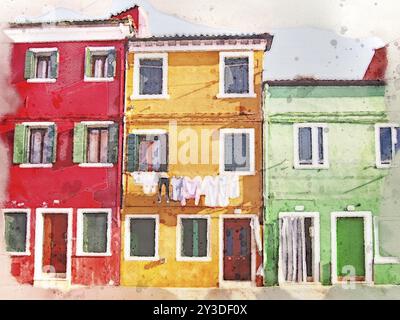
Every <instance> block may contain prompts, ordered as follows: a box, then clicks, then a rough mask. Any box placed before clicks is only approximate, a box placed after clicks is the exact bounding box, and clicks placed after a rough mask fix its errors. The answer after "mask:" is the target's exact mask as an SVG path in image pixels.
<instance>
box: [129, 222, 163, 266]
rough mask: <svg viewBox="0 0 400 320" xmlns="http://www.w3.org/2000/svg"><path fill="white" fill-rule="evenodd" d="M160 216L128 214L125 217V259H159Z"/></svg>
mask: <svg viewBox="0 0 400 320" xmlns="http://www.w3.org/2000/svg"><path fill="white" fill-rule="evenodd" d="M158 219H159V218H158V216H153V215H142V216H134V215H128V216H127V217H126V219H125V259H126V260H158V259H159V258H158V224H159V220H158Z"/></svg>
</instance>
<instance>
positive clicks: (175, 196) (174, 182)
mask: <svg viewBox="0 0 400 320" xmlns="http://www.w3.org/2000/svg"><path fill="white" fill-rule="evenodd" d="M171 186H172V197H171V198H172V200H173V201H182V198H183V177H172V178H171Z"/></svg>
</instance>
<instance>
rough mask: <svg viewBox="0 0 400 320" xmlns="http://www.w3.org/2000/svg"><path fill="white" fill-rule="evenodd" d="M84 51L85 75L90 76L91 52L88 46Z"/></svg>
mask: <svg viewBox="0 0 400 320" xmlns="http://www.w3.org/2000/svg"><path fill="white" fill-rule="evenodd" d="M85 51H86V54H85V76H86V77H92V53H91V52H90V49H89V48H86V50H85Z"/></svg>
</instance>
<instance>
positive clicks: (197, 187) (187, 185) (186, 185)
mask: <svg viewBox="0 0 400 320" xmlns="http://www.w3.org/2000/svg"><path fill="white" fill-rule="evenodd" d="M201 183H202V179H201V177H199V176H197V177H194V178H193V179H191V178H189V177H184V178H183V194H182V195H183V196H182V200H181V205H182V206H185V205H186V200H188V199H194V203H195V205H196V206H197V205H198V204H199V201H200V195H201Z"/></svg>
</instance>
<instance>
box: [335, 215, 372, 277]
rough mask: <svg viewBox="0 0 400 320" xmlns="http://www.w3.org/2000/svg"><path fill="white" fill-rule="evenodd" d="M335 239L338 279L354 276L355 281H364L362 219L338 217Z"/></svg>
mask: <svg viewBox="0 0 400 320" xmlns="http://www.w3.org/2000/svg"><path fill="white" fill-rule="evenodd" d="M336 239H337V240H336V242H337V276H338V280H339V281H342V280H344V279H345V276H347V279H349V276H355V281H365V241H364V219H363V218H362V217H360V218H359V217H354V218H353V217H351V218H347V217H346V218H338V219H337V226H336Z"/></svg>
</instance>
